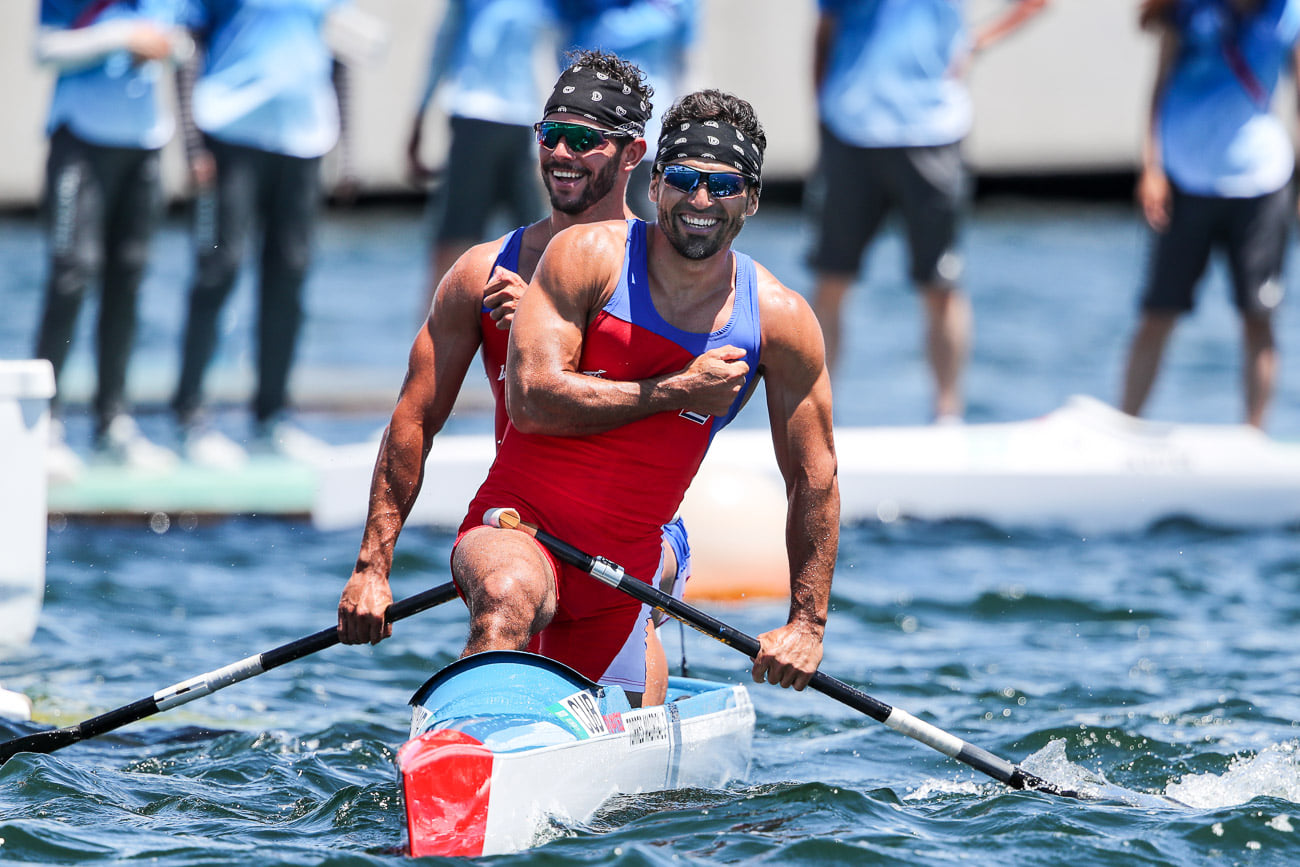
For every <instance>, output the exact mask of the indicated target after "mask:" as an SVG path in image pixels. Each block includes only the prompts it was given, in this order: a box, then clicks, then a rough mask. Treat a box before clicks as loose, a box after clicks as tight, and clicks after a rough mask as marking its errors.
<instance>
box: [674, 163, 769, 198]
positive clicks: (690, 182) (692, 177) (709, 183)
mask: <svg viewBox="0 0 1300 867" xmlns="http://www.w3.org/2000/svg"><path fill="white" fill-rule="evenodd" d="M663 176H664V183H666V184H667V185H668V186H670V187H672V188H673V189H674V190H681V191H682V192H683V193H687V194H690V193H693V192H695V188H696V187H698V186H699V185H700V182H701V181H703V182H704V186H705V188H706V189H707V190H708V191H709V195H710V196H713V198H715V199H730V198H731V197H733V196H739V195H740V194H742V193H744V192H745V190H746V189H747V188H748V187H749V178H747V177H745V176H744V175H742V174H741V173H740V172H702V171H700V170H699V169H693V168H691V167H690V166H681V165H672V166H664V170H663Z"/></svg>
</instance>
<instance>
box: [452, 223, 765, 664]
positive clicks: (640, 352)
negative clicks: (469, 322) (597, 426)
mask: <svg viewBox="0 0 1300 867" xmlns="http://www.w3.org/2000/svg"><path fill="white" fill-rule="evenodd" d="M646 249H647V248H646V224H645V223H644V222H642V221H641V220H629V221H628V237H627V245H626V254H625V256H624V261H623V270H622V275H621V277H620V279H619V283H618V286H617V288H616V289H615V290H614V293H613V295H612V296H611V297H610V299H609V301H608V302H606V304H605V306H604V308H603V309H602V310H601V311H600V313H599V314H598V315H597V317H596V319H595V321H594V322H593V323H592V324H591V325H590V326H589V327H588V329H587V331H586V335H585V338H584V342H583V351H582V356H581V359H580V367H579V369H580V370H581V371H582V372H583V373H585V374H587V375H589V376H601V377H606V378H609V379H613V380H620V381H633V380H639V379H647V378H649V377H654V376H661V375H663V374H667V373H674V372H676V371H679V370H681V369H683V368H684V367H686V365H688V364H689V363H690V362H691V361H692V360H693V359H694V358H696V357H697V356H699V355H701V354H703V353H704V352H706V351H708V350H710V349H714V348H717V347H721V346H726V345H732V346H737V347H739V348H741V349H744V350H745V352H746V356H745V360H746V361H747V362H748V363H749V373H748V374H747V376H746V381H745V387H744V388H743V389H742V390H741V394H740V395H739V396H738V397H737V398H736V401H735V402H734V403H733V404H732V406H731V407H730V409H729V410H728V412H727V414H726V415H725V416H723V417H720V418H718V417H713V416H702V415H699V414H696V413H689V412H686V411H680V412H678V411H672V412H661V413H657V414H655V415H652V416H649V417H647V418H643V419H640V420H638V421H635V422H631V423H629V424H626V425H623V426H621V427H618V428H615V429H613V430H609V431H604V432H602V433H598V434H590V435H586V436H569V437H558V436H544V435H539V434H525V433H521V432H520V431H518V430H516V429H515V428H514V427H513V426H512V425H507V428H506V434H505V436H504V438H503V439H502V442H501V445H500V448H499V449H498V452H497V457H496V460H495V461H494V462H493V464H492V469H491V470H490V471H489V473H488V477H487V479H486V480H485V481H484V482H483V485H482V486H481V487H480V488H479V491H478V494H477V495H476V497H475V498H474V501H473V502H472V503H471V504H470V508H469V513H468V514H467V515H466V517H465V520H464V521H463V522H462V524H461V528H460V531H461V533H465V532H467V531H468V530H470V529H472V528H474V527H476V526H478V525H479V524H481V523H482V520H483V513H484V512H485V511H486V510H487V509H489V508H493V507H498V506H510V507H514V508H515V509H517V510H518V511H519V512H520V515H521V516H522V517H523V519H524V520H525V521H529V522H532V523H535V524H537V525H539V526H541V527H543V528H545V529H547V530H549V531H550V532H551V533H553V534H555V535H556V536H558V537H559V538H561V539H564V540H565V541H567V542H569V543H570V544H573V545H576V546H577V547H578V548H581V549H583V550H585V551H589V552H591V553H593V554H600V555H604V556H606V557H608V558H610V559H611V560H614V561H615V562H617V563H619V564H620V565H622V566H623V567H624V568H625V569H626V570H627V572H628V574H629V575H632V576H634V577H636V578H637V579H639V580H642V581H651V580H653V579H654V578H655V577H656V576H657V573H658V570H659V568H660V554H661V545H662V539H663V525H664V524H666V523H668V522H669V521H671V520H672V518H673V515H674V513H675V512H676V510H677V508H678V506H679V505H680V504H681V501H682V497H683V496H684V494H685V492H686V488H687V486H688V485H689V484H690V482H691V479H693V478H694V476H695V473H696V471H697V470H698V469H699V466H700V462H701V461H702V460H703V458H704V454H705V452H706V451H707V450H708V447H709V443H710V442H711V441H712V439H713V436H714V435H715V434H716V433H717V431H719V430H721V429H722V428H723V427H724V426H725V425H726V424H728V423H729V422H730V421H731V420H732V419H733V418H734V417H735V415H736V413H737V412H738V411H739V410H740V407H741V405H742V404H743V402H744V399H745V397H746V396H747V395H748V393H749V391H750V389H751V388H752V386H753V384H754V377H755V375H756V372H757V370H758V365H759V350H760V345H761V340H762V331H761V327H760V322H759V314H758V289H757V273H756V269H755V266H754V263H753V260H752V259H750V258H749V257H748V256H746V255H744V254H743V253H739V252H734V251H733V253H732V255H733V257H734V261H735V263H736V276H735V296H734V300H733V304H732V311H731V316H730V317H729V319H728V321H727V323H726V325H724V326H723V327H722V328H720V329H718V330H716V331H713V332H711V333H696V332H687V331H682V330H681V329H678V328H675V327H674V326H672V325H671V324H669V323H668V322H665V321H664V319H663V318H662V317H661V316H660V315H659V312H658V311H657V310H656V309H655V306H654V302H653V300H652V298H651V297H650V287H649V280H648V277H647V273H646ZM558 584H559V586H558V588H557V589H558V593H559V600H558V611H557V613H556V616H555V618H554V620H553V621H552V626H551V627H547V629H546V630H544V631H543V635H545V633H546V632H550V631H551V630H552V628H553V627H559V628H565V626H566V624H573V623H576V622H580V621H584V620H586V621H592V622H591V626H592V628H593V629H596V630H597V631H599V628H600V626H601V624H600V623H599V621H600V620H602V619H605V618H617V619H618V620H620V621H625V622H624V623H623V625H622V627H620V628H623V629H624V630H625V631H624V632H623V636H624V637H623V638H622V639H619V640H620V641H623V640H625V639H626V636H627V635H628V634H630V632H631V630H634V629H639V628H641V623H640V622H639V620H638V614H639V613H640V607H641V606H640V603H639V602H636V601H635V600H633V599H631V598H630V597H628V596H626V595H624V594H622V593H620V592H618V591H616V590H613V589H612V588H609V587H606V586H605V585H603V584H600V583H599V582H597V581H596V580H595V579H593V578H590V577H588V576H586V575H582V574H580V573H577V574H575V571H574V570H569V569H567V568H566V569H561V570H559V582H558ZM578 625H581V624H580V623H578ZM612 640H613V639H612V638H610V639H609V641H606V640H605V636H603V635H602V636H601V638H600V639H598V640H596V641H588V642H583V641H574V642H572V643H571V645H570V649H571V653H568V654H566V655H565V656H564V657H563V658H561V656H559V655H557V654H555V653H552V652H551V651H550V650H544V652H545V653H546V654H547V655H548V656H553V658H561V661H563V662H565V663H566V664H568V665H571V666H573V667H575V668H577V669H578V670H579V671H581V672H583V673H584V674H585V675H587V676H588V677H591V678H593V679H595V680H601V679H602V677H604V676H605V672H606V669H607V668H608V667H609V665H610V663H611V662H612V661H613V659H614V657H615V656H617V655H618V653H619V651H620V649H621V644H620V645H613V644H611V643H610V642H612ZM642 647H644V644H642ZM640 665H641V672H642V676H643V675H644V652H643V651H642V656H641V658H640ZM605 680H606V681H607V682H608V681H612V682H625V681H621V680H620V679H619V678H605ZM634 685H635V684H634Z"/></svg>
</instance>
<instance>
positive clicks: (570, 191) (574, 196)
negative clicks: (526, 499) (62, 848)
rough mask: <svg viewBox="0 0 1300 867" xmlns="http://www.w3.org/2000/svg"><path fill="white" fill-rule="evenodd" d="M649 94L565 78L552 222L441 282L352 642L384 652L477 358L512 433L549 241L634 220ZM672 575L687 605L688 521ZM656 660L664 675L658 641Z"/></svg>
mask: <svg viewBox="0 0 1300 867" xmlns="http://www.w3.org/2000/svg"><path fill="white" fill-rule="evenodd" d="M651 96H652V93H651V91H650V90H649V88H648V87H646V86H645V85H644V83H643V75H642V73H641V71H640V70H639V69H638V68H637V67H636V66H634V65H632V64H630V63H627V62H626V61H623V60H621V59H619V58H618V57H615V56H614V55H611V54H607V53H603V52H599V51H585V52H579V53H577V54H575V55H574V56H573V61H572V63H571V65H570V66H569V68H567V69H566V70H565V71H564V72H563V73H562V74H561V75H560V77H559V79H558V81H557V82H556V84H555V88H554V90H553V92H552V94H551V96H550V98H549V99H548V101H547V105H546V109H545V111H544V113H543V116H542V118H543V119H542V121H541V122H540V123H538V124H537V125H536V127H537V130H536V132H537V138H538V159H539V167H540V169H541V173H542V180H543V182H544V184H545V186H546V189H547V192H548V194H549V197H550V201H551V214H550V216H549V217H548V218H546V219H544V220H541V221H539V222H537V223H534V224H532V225H530V226H525V227H522V228H519V229H516V230H514V231H513V232H511V233H509V234H508V235H506V236H505V237H503V238H498V239H496V240H494V241H491V242H488V243H485V244H479V245H477V246H475V247H473V248H471V249H470V250H469V251H467V252H466V253H465V254H464V255H463V256H461V257H460V259H459V260H458V261H457V262H456V264H455V265H454V266H453V267H452V268H451V269H450V270H449V271H448V273H447V274H446V276H445V277H444V278H443V279H442V281H441V282H440V284H439V287H438V290H437V294H436V295H435V299H434V304H433V306H432V308H431V310H430V313H429V317H428V320H427V321H426V323H425V325H424V327H423V328H422V329H421V330H420V333H419V334H418V335H417V336H416V339H415V344H414V346H412V348H411V355H410V367H409V370H408V372H407V376H406V380H405V382H404V383H403V385H402V391H401V394H400V395H399V397H398V401H397V406H396V408H395V409H394V411H393V416H392V420H391V421H390V423H389V426H388V429H387V430H386V431H385V434H384V438H383V440H382V442H381V445H380V449H379V457H378V461H377V462H376V465H375V473H374V478H373V481H372V484H371V491H370V506H369V511H368V516H367V519H366V527H365V531H364V534H363V537H362V542H361V549H360V553H359V555H358V557H357V562H356V567H355V569H354V571H353V573H352V576H351V578H350V579H349V581H348V584H347V586H346V587H345V588H344V590H343V595H342V598H341V599H340V602H339V632H340V637H341V639H342V640H343V641H344V642H345V643H360V642H366V641H368V642H371V643H374V642H378V641H380V640H381V639H383V638H384V637H386V636H387V635H389V634H390V633H391V627H390V626H389V625H388V624H386V623H385V622H384V612H385V611H386V610H387V608H388V605H389V604H390V603H391V601H392V595H391V592H390V590H389V587H388V575H389V572H390V570H391V568H392V558H393V548H394V545H395V544H396V542H397V537H398V534H399V533H400V532H401V530H402V526H403V524H404V523H405V521H406V518H407V516H408V515H409V514H410V510H411V507H412V505H413V504H414V502H415V498H416V496H417V495H418V494H419V492H420V487H421V484H422V474H423V469H424V463H425V459H426V457H427V456H428V453H429V448H430V446H431V444H432V441H433V437H434V435H435V434H436V433H437V432H438V431H439V430H440V429H441V428H442V425H443V423H444V422H445V421H446V420H447V417H448V415H449V414H450V412H451V409H452V406H453V404H454V403H455V400H456V397H457V395H458V394H459V392H460V387H461V384H462V382H463V380H464V377H465V373H466V371H467V370H468V368H469V365H470V364H471V363H472V362H473V358H474V354H475V353H476V352H478V350H479V347H480V345H481V346H482V355H483V365H484V368H485V371H486V373H487V376H488V381H489V383H490V384H491V387H492V392H493V396H494V398H495V399H496V438H497V443H498V444H500V442H501V438H502V436H503V435H504V433H505V430H506V421H507V417H506V409H505V392H504V387H505V364H506V343H507V339H508V331H509V328H510V323H511V320H512V319H513V317H514V311H515V308H516V306H517V304H518V302H519V298H520V296H521V295H522V294H523V292H524V290H525V288H526V287H527V281H528V279H529V278H531V277H532V274H533V270H534V268H535V267H536V266H537V262H538V260H539V259H540V258H541V256H542V251H543V250H544V249H545V248H546V245H547V243H548V242H549V241H550V239H551V237H552V236H553V235H554V234H555V233H556V232H558V231H560V230H561V229H564V228H565V227H567V226H571V225H576V224H580V223H589V222H595V221H601V220H610V219H615V220H623V219H625V218H627V217H631V216H633V214H632V211H631V210H629V209H628V207H627V205H626V201H625V200H626V192H627V183H628V178H629V177H630V175H631V172H632V171H633V170H634V169H635V168H636V166H637V165H638V163H639V162H640V160H641V158H642V156H643V155H644V154H645V150H646V144H645V140H644V139H643V138H642V135H643V133H644V129H645V123H646V122H647V121H648V120H649V118H650V112H651V108H652V106H651V102H650V98H651ZM662 535H663V538H664V544H663V549H664V557H665V561H666V574H667V575H668V576H669V577H670V578H673V579H675V584H674V590H673V592H675V593H677V594H678V595H680V593H681V588H682V585H683V584H684V583H685V579H686V577H687V575H688V574H689V556H690V549H689V546H688V545H687V543H686V536H685V530H684V528H683V527H682V525H681V522H680V521H672V522H670V523H669V524H668V525H667V526H665V527H664V528H663V531H662ZM651 646H652V650H654V652H655V656H654V659H655V660H656V661H657V662H658V664H659V666H660V667H662V668H663V669H664V670H665V674H666V662H664V661H663V660H662V649H661V648H659V646H658V643H657V640H655V639H653V635H652V636H651Z"/></svg>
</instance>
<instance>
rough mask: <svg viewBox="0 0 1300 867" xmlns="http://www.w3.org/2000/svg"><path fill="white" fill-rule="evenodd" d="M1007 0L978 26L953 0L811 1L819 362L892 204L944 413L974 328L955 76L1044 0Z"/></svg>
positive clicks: (952, 411) (950, 409)
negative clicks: (965, 272)
mask: <svg viewBox="0 0 1300 867" xmlns="http://www.w3.org/2000/svg"><path fill="white" fill-rule="evenodd" d="M1009 3H1010V8H1009V9H1007V10H1006V12H1005V13H1004V14H1002V15H1000V16H998V17H997V18H996V19H994V20H993V21H991V22H990V23H989V24H988V25H986V26H984V27H982V28H980V30H979V32H978V33H977V34H976V35H975V36H974V38H973V39H972V38H971V36H970V34H969V31H968V28H967V25H966V21H965V19H964V17H963V13H964V7H965V6H966V4H965V3H964V2H962V0H819V4H818V5H819V9H820V16H819V19H818V22H817V31H816V37H815V39H816V42H815V46H814V56H813V63H814V69H813V76H814V83H815V85H816V89H817V104H818V113H819V118H820V125H821V145H820V152H819V158H818V166H817V170H816V173H815V176H814V179H813V183H814V185H815V193H814V195H813V199H814V201H815V204H814V206H813V208H812V213H813V220H814V235H815V240H814V246H813V250H812V254H811V256H810V260H809V264H810V265H811V267H812V269H813V270H814V271H815V272H816V284H815V287H814V290H813V296H812V302H813V309H814V310H816V312H817V315H818V318H819V319H820V320H821V323H822V329H823V331H824V333H825V337H826V359H827V364H828V366H829V367H830V368H831V370H832V371H833V370H834V369H835V366H836V363H837V362H838V360H839V354H840V342H841V331H842V329H841V314H840V308H841V306H842V304H843V301H844V297H845V295H846V294H847V293H848V291H849V288H850V287H851V286H852V285H853V282H854V281H855V280H856V279H857V276H858V273H859V271H860V269H861V265H862V255H863V251H864V250H865V249H866V247H867V245H868V244H869V243H870V242H871V241H872V239H873V238H874V237H875V235H876V233H877V232H878V231H879V229H880V226H881V224H882V223H883V221H884V219H885V217H886V216H887V215H888V214H889V212H890V211H892V210H894V209H897V210H898V211H899V212H900V214H901V216H902V218H903V224H904V229H905V232H906V236H907V243H908V248H909V252H910V261H911V268H910V272H911V278H912V280H913V282H914V283H915V285H916V288H917V289H918V290H919V291H920V294H921V300H922V302H923V305H924V309H925V351H926V357H927V359H928V361H929V364H930V367H931V371H932V373H933V376H934V380H935V396H934V404H933V418H934V420H935V421H939V422H947V421H957V420H960V419H961V417H962V414H963V412H964V410H965V400H964V397H963V395H962V389H961V374H962V369H963V367H964V365H965V361H966V356H967V354H968V353H969V348H970V340H971V307H970V301H969V299H968V298H967V297H966V295H965V294H964V293H963V291H962V289H961V285H960V282H959V281H960V278H961V275H962V260H961V256H960V254H959V253H958V251H957V229H958V223H959V220H960V217H961V212H962V210H963V208H964V206H965V199H966V195H967V190H966V186H967V183H966V170H965V168H964V166H963V164H962V157H961V150H960V145H961V141H962V139H963V138H965V136H966V134H967V133H968V132H969V131H970V128H971V114H972V112H971V100H970V94H969V93H968V92H967V89H966V84H965V82H964V80H963V79H964V75H965V68H966V65H967V60H968V58H969V56H970V55H971V53H972V52H978V51H981V50H983V49H985V48H988V47H989V46H990V45H992V44H993V43H994V42H996V41H998V40H999V39H1001V38H1002V37H1004V36H1006V35H1008V34H1010V33H1012V32H1013V31H1015V30H1016V29H1017V28H1018V27H1020V26H1021V25H1022V24H1024V23H1025V22H1026V21H1027V20H1029V19H1030V18H1031V17H1033V16H1034V15H1036V14H1037V13H1039V12H1040V11H1042V9H1043V8H1044V7H1045V6H1046V5H1047V0H1009Z"/></svg>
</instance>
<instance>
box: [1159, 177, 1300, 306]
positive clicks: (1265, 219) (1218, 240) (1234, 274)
mask: <svg viewBox="0 0 1300 867" xmlns="http://www.w3.org/2000/svg"><path fill="white" fill-rule="evenodd" d="M1293 201H1294V199H1293V198H1292V194H1291V187H1290V185H1289V184H1288V185H1287V186H1285V187H1283V188H1282V189H1280V190H1278V191H1277V192H1276V193H1269V194H1268V195H1264V196H1259V197H1256V198H1248V199H1228V198H1220V197H1217V196H1194V195H1191V194H1189V193H1184V192H1182V191H1180V190H1178V189H1175V190H1174V193H1173V204H1172V211H1171V214H1170V221H1169V228H1168V229H1166V230H1165V231H1164V232H1162V233H1160V234H1158V235H1156V237H1155V243H1154V246H1153V248H1152V252H1151V264H1150V272H1149V275H1148V279H1147V286H1146V291H1145V292H1144V294H1143V296H1142V309H1143V310H1147V311H1165V312H1171V313H1186V312H1188V311H1190V310H1191V309H1192V308H1193V306H1194V305H1195V302H1196V286H1197V284H1198V283H1199V282H1200V279H1201V277H1202V276H1203V275H1204V274H1205V268H1206V266H1207V265H1208V264H1209V260H1210V253H1211V252H1212V251H1213V250H1215V249H1221V250H1223V251H1224V253H1226V254H1227V257H1228V271H1229V274H1230V277H1231V280H1232V298H1233V303H1235V304H1236V306H1237V309H1238V310H1240V311H1241V312H1242V313H1243V314H1250V315H1263V314H1266V313H1269V312H1270V311H1272V310H1273V309H1274V308H1276V307H1277V305H1278V304H1279V303H1281V301H1282V295H1283V284H1282V263H1283V260H1284V259H1285V257H1286V246H1287V235H1288V233H1289V232H1290V227H1291V220H1292V216H1293V208H1292V202H1293Z"/></svg>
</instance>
